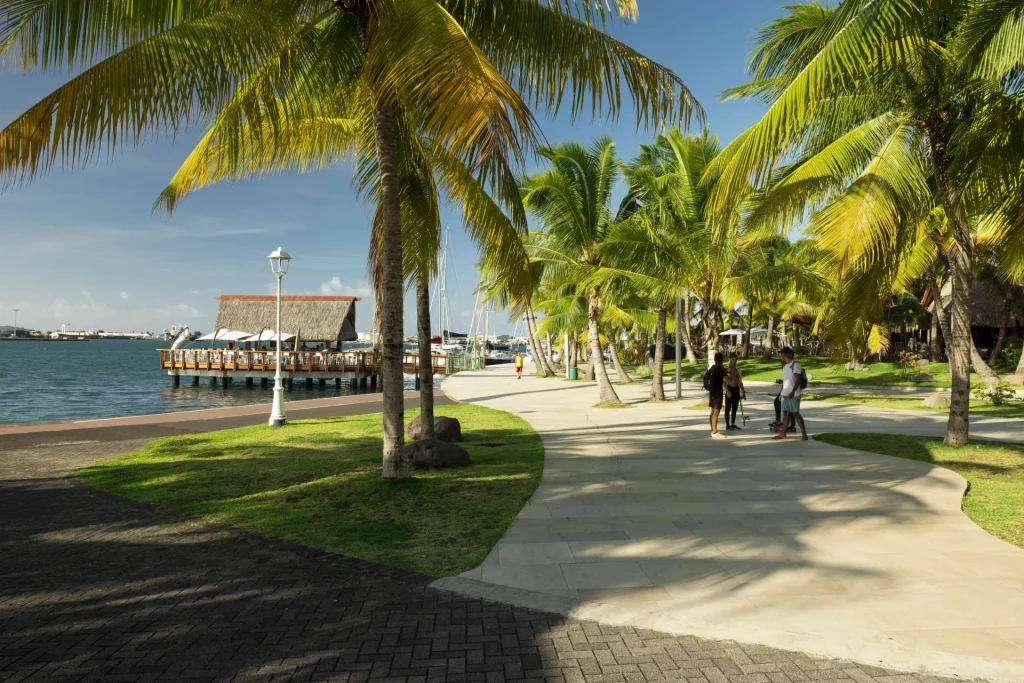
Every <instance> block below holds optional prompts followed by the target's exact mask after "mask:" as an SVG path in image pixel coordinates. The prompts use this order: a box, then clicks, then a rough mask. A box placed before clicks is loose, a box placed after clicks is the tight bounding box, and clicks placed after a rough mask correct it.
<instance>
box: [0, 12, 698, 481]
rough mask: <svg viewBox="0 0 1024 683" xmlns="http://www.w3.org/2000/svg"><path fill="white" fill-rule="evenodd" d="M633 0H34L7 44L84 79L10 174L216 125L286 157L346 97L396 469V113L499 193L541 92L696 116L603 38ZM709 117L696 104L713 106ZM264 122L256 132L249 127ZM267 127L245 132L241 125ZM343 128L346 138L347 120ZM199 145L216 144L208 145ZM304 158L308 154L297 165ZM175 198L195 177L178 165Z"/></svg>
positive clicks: (241, 160) (387, 447)
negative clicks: (366, 158) (374, 271)
mask: <svg viewBox="0 0 1024 683" xmlns="http://www.w3.org/2000/svg"><path fill="white" fill-rule="evenodd" d="M636 16H637V6H636V2H635V0H618V1H617V2H615V3H611V4H609V3H606V2H605V0H553V1H552V2H547V3H541V2H540V1H539V0H515V1H512V2H509V1H508V0H500V1H499V0H476V1H473V2H470V1H469V0H218V1H217V2H199V1H198V0H197V1H194V2H189V1H187V0H181V1H180V2H170V3H169V2H167V1H166V0H136V1H135V2H133V3H131V7H130V8H129V7H128V6H126V5H124V4H123V3H121V2H119V1H115V0H90V2H58V1H57V0H25V1H24V2H18V3H16V4H14V5H13V6H12V7H9V8H7V11H6V12H5V13H4V14H3V15H2V16H0V54H2V56H3V58H4V60H5V62H9V63H18V64H21V65H22V67H23V69H26V70H28V69H31V70H44V71H48V70H60V69H68V70H69V71H76V72H80V73H78V75H76V76H75V77H73V78H72V79H71V80H70V81H68V82H67V83H66V84H65V85H63V86H61V87H60V88H58V89H57V90H55V91H54V92H53V93H52V94H50V95H48V96H47V97H45V98H44V99H43V100H41V101H40V102H39V103H38V104H36V105H35V106H33V107H32V108H31V109H30V110H29V111H27V112H26V113H25V114H23V115H21V116H20V117H18V118H17V119H15V120H14V121H13V122H12V123H11V124H10V125H9V126H8V127H7V128H6V129H5V130H4V131H2V132H0V149H2V150H4V154H3V155H2V156H0V185H2V186H7V185H10V184H11V183H19V182H26V181H29V180H31V179H32V178H33V177H34V176H36V175H37V174H38V173H40V172H44V171H47V170H49V169H50V168H51V167H53V166H54V165H55V164H61V165H63V166H65V167H75V166H81V165H85V164H87V163H90V162H91V161H92V160H93V159H94V158H95V157H96V156H97V154H98V153H99V152H101V151H103V150H106V151H108V152H109V151H112V150H114V149H117V148H119V147H122V146H125V145H135V146H137V145H139V144H140V143H141V142H142V141H143V140H144V139H146V138H147V137H149V136H153V135H156V134H158V133H161V132H164V131H171V132H172V134H173V133H174V132H177V131H179V130H181V129H183V128H185V127H189V126H195V125H197V124H200V125H201V124H209V126H210V127H209V130H208V132H207V133H206V135H205V136H204V139H203V143H206V144H209V143H211V142H223V143H224V144H226V145H227V147H228V149H229V150H233V152H234V154H232V155H230V156H231V158H232V161H233V164H234V166H233V168H229V169H228V171H227V172H226V173H225V176H226V177H231V176H237V175H239V174H240V170H241V169H245V168H247V167H248V163H249V159H248V157H247V155H246V154H245V153H243V150H244V149H246V148H247V147H248V148H249V149H252V148H256V149H257V150H259V151H261V152H262V153H261V154H260V155H259V156H261V157H262V158H271V159H273V158H274V156H275V154H276V153H277V151H276V150H277V148H278V144H279V142H280V139H279V136H278V127H277V123H278V122H279V121H280V120H281V119H282V118H284V117H285V116H287V117H289V118H291V119H292V120H298V119H310V118H316V117H318V116H319V115H320V112H322V111H324V110H327V111H330V112H334V111H336V110H337V106H336V105H337V101H338V100H343V101H345V102H346V103H347V104H348V105H350V109H351V111H352V112H353V114H352V118H354V119H357V120H359V119H362V120H365V121H368V122H369V128H370V130H372V133H373V135H372V139H373V145H372V152H373V154H374V156H375V157H376V161H377V168H378V174H379V177H378V181H379V185H380V189H379V198H378V201H379V211H380V214H381V228H382V239H381V260H382V263H383V274H382V282H383V286H382V290H383V291H382V296H381V303H382V311H381V329H382V333H383V335H382V336H383V344H384V358H383V375H384V377H385V385H384V449H383V450H384V453H383V460H384V466H383V476H384V477H385V478H386V479H402V478H405V477H408V476H409V464H408V462H407V461H406V460H405V458H404V456H403V455H402V444H403V398H402V386H401V384H402V383H401V381H400V379H399V378H400V377H401V376H402V363H401V354H402V339H403V329H402V307H403V297H402V290H403V280H404V275H405V273H404V269H403V264H402V246H401V240H402V226H401V220H402V219H401V187H400V181H399V175H400V173H399V168H398V156H399V148H398V136H399V130H398V125H397V124H396V117H401V116H402V112H410V113H412V112H414V113H415V114H414V115H412V114H410V115H409V118H410V127H411V129H412V130H415V131H416V132H417V133H419V134H423V135H425V136H427V137H429V138H430V139H432V140H434V141H435V144H436V145H437V146H438V147H442V148H444V149H446V150H448V151H449V153H451V154H452V155H454V156H456V157H458V158H460V159H461V160H462V161H463V162H464V163H465V165H466V166H468V167H469V168H470V169H472V170H473V173H474V174H475V175H476V176H477V178H479V179H480V180H481V181H484V182H486V183H487V184H488V185H489V186H490V187H491V189H492V191H494V192H495V194H496V195H497V196H499V197H511V196H512V194H513V193H514V183H513V182H512V178H513V174H512V172H511V171H510V169H509V168H508V167H507V166H506V165H505V164H504V160H505V159H512V160H514V161H515V160H520V159H522V158H523V154H524V153H525V150H526V149H527V148H529V147H530V146H531V145H532V144H533V141H534V139H535V137H536V127H535V122H534V118H533V115H532V113H531V110H530V107H529V106H528V104H527V103H530V104H532V105H534V106H537V107H540V108H542V109H545V110H547V111H548V112H556V111H557V110H558V109H559V108H560V106H561V105H562V103H563V102H565V101H568V103H569V107H570V110H571V113H572V114H573V115H574V116H575V115H578V114H580V113H581V112H582V111H584V110H585V109H586V108H587V106H588V105H590V109H591V111H592V112H593V114H594V115H595V116H596V117H603V116H615V115H617V114H618V112H619V111H620V109H621V102H622V98H621V89H622V87H623V86H625V87H626V89H628V91H629V94H630V96H631V99H632V101H633V104H634V105H635V109H636V116H637V123H638V124H640V123H644V122H647V123H652V122H653V123H658V122H662V121H669V122H674V121H677V120H682V119H685V118H687V117H688V116H689V115H690V113H691V112H693V111H694V110H695V109H696V108H697V106H698V105H697V104H696V103H695V102H694V100H693V98H692V97H691V96H690V94H689V92H688V91H687V90H686V88H685V87H684V86H683V84H682V82H681V81H680V80H679V79H678V78H677V77H676V76H675V75H674V74H672V72H671V71H669V70H667V69H665V68H664V67H662V66H660V65H659V64H657V63H655V62H653V61H651V60H649V59H647V58H645V57H643V56H642V55H640V54H638V53H637V52H635V51H633V50H631V49H629V48H628V47H627V46H625V45H623V44H622V43H621V42H619V41H617V40H614V39H613V38H611V37H609V36H607V35H606V34H605V33H604V32H603V30H602V29H603V28H604V26H605V24H606V22H608V21H611V20H615V19H619V18H621V19H626V20H634V19H635V18H636ZM698 111H699V110H698ZM254 123H255V124H256V125H252V124H254ZM243 128H245V129H247V130H248V131H249V132H250V133H252V134H254V135H255V136H256V139H254V140H244V139H243V134H242V132H241V131H242V129H243ZM335 134H344V131H337V130H336V131H335ZM203 143H201V146H202V144H203ZM300 163H301V162H300ZM179 181H180V182H178V183H177V186H176V187H177V188H178V189H177V190H176V191H175V192H174V193H172V194H169V195H166V196H165V200H166V203H167V206H168V208H173V203H174V200H176V199H179V198H180V197H181V196H182V195H183V193H184V192H187V191H188V190H190V189H191V188H192V187H193V186H194V185H195V184H196V181H197V179H196V178H191V179H189V178H188V176H187V175H184V176H179Z"/></svg>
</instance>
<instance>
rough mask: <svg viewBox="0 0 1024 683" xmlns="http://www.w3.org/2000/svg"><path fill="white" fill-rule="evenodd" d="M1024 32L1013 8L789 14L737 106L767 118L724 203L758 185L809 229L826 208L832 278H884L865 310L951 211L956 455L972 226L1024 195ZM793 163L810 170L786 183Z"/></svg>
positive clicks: (728, 162) (733, 160)
mask: <svg viewBox="0 0 1024 683" xmlns="http://www.w3.org/2000/svg"><path fill="white" fill-rule="evenodd" d="M1020 20H1021V15H1020V5H1019V3H1011V2H1005V1H1004V0H949V1H948V2H941V3H907V2H901V1H899V0H877V1H874V2H862V1H860V0H843V2H841V3H839V4H838V5H836V6H834V7H825V6H822V5H801V6H796V7H791V8H788V10H787V13H786V14H785V15H784V16H783V17H782V18H781V19H778V20H776V21H774V22H772V23H771V24H769V25H768V26H767V27H765V28H764V29H763V30H762V31H761V33H760V35H759V38H758V44H757V49H756V50H755V53H754V56H753V59H752V60H751V66H752V70H753V74H754V80H753V81H752V82H751V83H749V84H747V85H745V86H741V87H739V88H736V89H734V90H732V91H731V92H730V96H733V97H755V98H759V99H762V100H764V101H767V102H768V103H769V107H768V110H767V112H766V113H765V115H764V117H763V118H762V119H761V120H760V121H759V122H758V123H756V124H755V125H754V126H752V127H751V128H749V129H748V130H747V131H745V132H744V133H742V134H741V135H740V136H739V137H738V138H737V139H736V140H735V141H733V143H731V144H730V145H729V146H728V148H727V149H726V150H725V153H724V154H723V158H722V160H721V162H720V169H719V172H720V174H721V178H722V179H721V182H720V183H719V184H718V186H717V188H716V193H715V199H714V201H715V202H716V204H718V205H720V206H724V205H725V204H726V203H728V202H730V201H731V200H732V197H733V196H734V193H735V192H736V191H739V190H741V189H742V188H743V187H745V186H746V184H747V183H749V182H750V179H751V178H753V179H754V182H755V184H757V185H758V186H759V187H760V188H762V189H763V188H766V187H768V186H769V185H771V184H774V185H775V192H774V195H775V196H774V199H773V200H772V201H770V202H769V203H768V207H769V208H770V210H772V211H776V212H781V213H782V214H783V215H786V216H787V217H789V218H791V219H793V220H796V219H798V218H799V217H800V216H801V215H803V214H804V213H805V211H807V210H812V211H813V210H815V209H819V208H820V211H818V213H817V215H816V216H815V219H814V221H815V222H816V224H817V230H818V233H819V236H818V239H819V241H822V242H823V243H824V246H825V248H826V250H827V251H830V252H831V253H832V254H833V256H832V260H833V265H834V266H835V268H833V272H834V273H843V272H846V273H850V274H852V273H853V272H854V271H860V272H863V273H867V272H869V271H871V272H873V273H874V275H875V276H877V277H875V278H872V277H868V276H864V277H863V278H860V277H856V278H852V279H857V280H859V286H861V287H862V291H863V293H864V294H866V295H867V296H869V297H871V296H874V297H875V298H879V297H877V292H878V288H877V287H876V286H875V284H874V283H875V282H877V280H878V279H880V278H881V279H888V280H889V281H892V279H893V277H894V276H893V272H894V271H895V269H896V266H895V265H894V263H895V261H894V258H893V254H896V253H899V252H903V244H904V240H902V239H901V238H900V237H899V234H900V233H907V232H912V231H913V229H914V226H915V225H916V224H917V223H918V221H919V220H920V218H921V213H922V207H925V211H927V210H928V209H929V208H930V207H931V206H932V205H933V202H932V198H933V197H934V198H935V199H936V200H937V203H938V204H939V205H940V206H941V208H942V209H943V212H944V216H945V220H946V222H947V225H948V231H949V234H950V235H951V240H950V242H949V248H948V250H947V254H946V256H947V259H948V261H949V265H950V279H951V282H952V289H953V302H952V324H951V336H950V338H949V339H948V340H947V341H948V342H949V343H948V351H949V357H950V370H951V373H952V375H953V387H952V397H951V406H950V414H949V421H948V424H947V430H946V438H945V441H946V443H948V444H953V445H960V444H963V443H966V441H967V438H968V408H969V399H970V377H969V371H970V367H969V365H970V299H969V296H970V280H971V267H972V262H973V249H974V235H973V234H972V225H971V222H970V221H969V220H968V215H969V213H971V209H972V204H974V205H977V204H981V203H984V202H985V201H986V200H987V201H991V199H989V198H991V197H998V196H1007V195H1006V194H1005V192H1006V190H1007V188H1010V187H1019V182H1018V181H1019V174H1020V157H1021V150H1022V148H1024V126H1022V120H1024V117H1022V114H1021V110H1020V107H1019V104H1018V98H1017V97H1016V96H1015V95H1014V94H1013V93H1012V92H1009V91H1008V89H1010V88H1017V87H1019V86H1020V82H1021V80H1020V78H1021V74H1022V71H1021V69H1022V64H1024V62H1022V59H1021V55H1022V54H1024V32H1022V31H1020V30H1019V22H1020ZM787 157H796V158H797V159H798V161H797V162H796V163H794V164H791V165H790V166H788V167H787V168H784V169H778V168H776V166H777V164H778V162H779V161H780V160H781V159H784V158H787ZM780 175H781V176H782V178H781V179H780V178H779V176H780ZM773 181H774V183H773ZM1018 194H1019V193H1018ZM1015 201H1016V200H1015ZM975 208H978V207H977V206H975ZM1016 222H1017V223H1019V222H1020V221H1019V219H1017V220H1016ZM1017 234H1020V233H1019V232H1018V233H1017ZM883 265H884V266H885V268H883V267H882V266H883ZM883 270H887V271H888V275H885V274H883V273H882V271H883ZM844 286H846V288H847V289H848V290H850V291H852V289H851V286H852V283H845V284H844ZM846 299H847V301H854V300H855V297H846ZM885 300H887V299H886V298H885V297H882V301H885ZM846 327H847V328H848V329H850V330H852V329H853V327H854V325H853V323H852V322H850V323H849V324H847V325H846Z"/></svg>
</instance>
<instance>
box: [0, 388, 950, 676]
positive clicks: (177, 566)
mask: <svg viewBox="0 0 1024 683" xmlns="http://www.w3.org/2000/svg"><path fill="white" fill-rule="evenodd" d="M334 410H335V411H336V413H337V412H338V411H339V410H346V408H338V407H335V408H334ZM347 410H352V408H347ZM224 419H234V418H224ZM184 424H186V423H179V425H178V426H179V427H182V426H183V425H184ZM192 424H193V425H194V427H195V428H197V429H198V428H201V427H202V426H203V425H204V424H205V425H206V426H207V427H209V426H210V425H211V424H216V421H213V420H207V421H205V422H204V421H197V422H193V423H192ZM132 428H134V429H136V430H138V431H137V434H144V428H145V425H134V427H132ZM182 428H183V427H182ZM40 433H42V434H45V433H49V434H50V439H51V441H50V442H48V443H40V444H38V445H36V446H34V447H32V448H25V449H21V450H7V451H4V452H0V681H3V682H5V683H14V682H15V681H39V682H45V683H54V682H65V681H66V682H68V683H70V682H72V681H74V682H76V683H81V682H85V681H103V682H108V681H131V682H133V683H136V682H143V683H144V682H146V681H159V682H160V683H166V682H168V681H186V680H187V681H339V682H341V683H363V682H365V681H380V682H381V683H385V682H387V683H400V682H406V683H435V682H436V683H440V682H441V681H450V682H452V683H460V682H467V683H506V682H508V683H513V682H518V681H523V682H526V681H534V682H540V681H550V682H551V683H641V682H643V681H649V682H650V683H656V682H661V681H688V682H689V683H787V682H788V681H812V680H813V681H834V682H836V683H872V682H874V683H936V682H937V680H938V679H935V678H932V677H927V676H903V675H899V674H897V673H895V672H893V671H888V670H885V669H879V668H874V667H871V666H862V665H855V664H851V663H849V662H844V661H837V660H834V659H813V658H809V657H807V656H806V655H802V654H798V653H792V652H785V651H780V650H774V649H770V648H765V647H761V646H757V645H743V644H737V643H735V642H715V641H708V640H698V639H696V638H692V637H676V636H668V635H665V634H662V633H658V632H655V631H651V630H647V629H642V628H633V627H618V626H609V625H607V624H602V623H598V622H596V621H590V620H577V619H571V618H564V617H561V616H557V615H554V614H551V613H547V612H539V611H533V610H528V609H523V608H518V607H513V606H510V605H507V604H500V603H495V602H490V601H484V600H480V599H474V598H465V597H459V596H455V595H453V594H451V593H449V592H444V591H438V590H435V589H432V588H430V587H429V586H428V584H429V582H430V579H428V578H427V577H424V576H419V575H415V574H411V573H408V572H403V571H398V570H395V569H389V568H387V567H382V566H379V565H375V564H371V563H369V562H363V561H359V560H352V559H347V558H344V557H339V556H336V555H327V554H325V553H321V552H316V551H311V550H308V549H303V548H300V547H297V546H294V545H291V544H287V543H281V542H274V541H267V540H265V539H261V538H259V537H256V536H252V535H249V534H246V533H243V532H240V531H238V530H235V529H225V528H223V527H216V526H212V525H206V524H201V523H197V522H195V521H190V520H167V519H162V518H159V517H157V516H156V515H154V514H153V512H152V510H151V509H150V508H148V507H146V506H143V505H139V504H136V503H132V502H130V501H127V500H125V499H122V498H117V497H114V496H110V495H107V494H103V493H99V492H95V491H90V490H88V489H86V488H84V487H82V486H81V485H79V484H78V483H77V482H76V480H75V479H73V478H72V477H71V476H70V475H71V473H72V472H73V471H74V470H75V469H77V468H79V467H82V466H84V465H87V464H89V463H91V462H94V461H97V460H101V459H105V458H110V457H114V456H116V455H119V454H122V453H128V452H131V451H133V450H135V449H137V448H139V447H140V446H142V445H143V444H144V443H146V440H147V438H146V437H144V438H135V439H128V438H124V437H125V435H126V434H129V431H127V426H124V425H122V426H121V427H120V428H118V429H117V430H113V431H110V430H108V431H106V432H104V431H96V432H94V433H93V436H96V437H101V438H96V439H92V440H89V441H87V442H85V443H81V442H79V443H67V442H66V441H63V442H62V441H57V442H53V441H52V439H54V438H58V439H59V438H61V437H60V436H59V432H45V430H43V431H42V432H40ZM55 434H56V436H54V435H55ZM6 438H8V437H6V436H5V437H0V440H3V439H6ZM103 439H106V440H103Z"/></svg>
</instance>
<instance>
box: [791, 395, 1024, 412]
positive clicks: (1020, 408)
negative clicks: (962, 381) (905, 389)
mask: <svg viewBox="0 0 1024 683" xmlns="http://www.w3.org/2000/svg"><path fill="white" fill-rule="evenodd" d="M922 398H924V397H919V398H912V397H904V396H860V395H857V394H804V395H803V400H804V401H825V402H828V403H844V404H849V405H862V406H878V407H881V408H895V409H898V410H924V411H927V412H932V413H948V412H949V408H926V407H924V406H923V405H921V399H922ZM971 415H990V416H992V417H1024V403H1004V404H1002V405H998V406H996V405H992V404H991V403H989V402H987V401H976V400H973V399H972V400H971Z"/></svg>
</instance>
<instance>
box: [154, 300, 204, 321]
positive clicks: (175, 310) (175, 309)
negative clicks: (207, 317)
mask: <svg viewBox="0 0 1024 683" xmlns="http://www.w3.org/2000/svg"><path fill="white" fill-rule="evenodd" d="M153 313H154V315H156V316H157V317H159V318H162V319H167V320H168V321H169V322H168V323H167V324H168V325H178V324H181V323H182V322H190V321H191V319H194V318H201V317H203V312H202V311H200V310H199V309H197V308H196V307H195V306H189V305H188V304H170V305H168V306H164V307H162V308H158V309H156V310H154V311H153ZM185 318H187V319H189V320H185Z"/></svg>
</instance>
